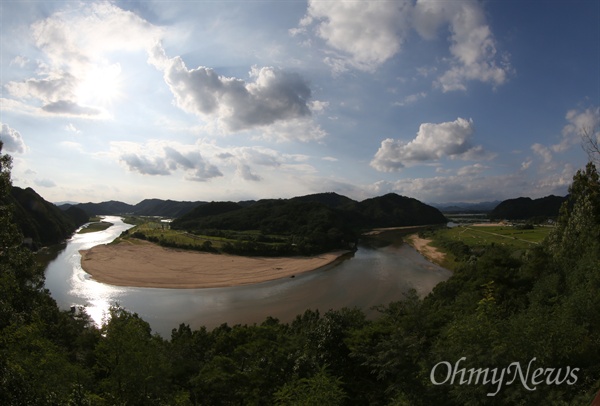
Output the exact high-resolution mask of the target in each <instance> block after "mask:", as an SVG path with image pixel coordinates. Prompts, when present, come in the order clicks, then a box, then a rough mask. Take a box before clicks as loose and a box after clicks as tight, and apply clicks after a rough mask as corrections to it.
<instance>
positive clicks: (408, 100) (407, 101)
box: [394, 92, 427, 107]
mask: <svg viewBox="0 0 600 406" xmlns="http://www.w3.org/2000/svg"><path fill="white" fill-rule="evenodd" d="M425 97H427V93H426V92H419V93H415V94H410V95H408V96H406V97H405V98H404V99H403V100H402V101H400V102H396V103H394V105H395V106H400V107H404V106H408V105H409V104H413V103H415V102H417V101H419V100H421V99H424V98H425Z"/></svg>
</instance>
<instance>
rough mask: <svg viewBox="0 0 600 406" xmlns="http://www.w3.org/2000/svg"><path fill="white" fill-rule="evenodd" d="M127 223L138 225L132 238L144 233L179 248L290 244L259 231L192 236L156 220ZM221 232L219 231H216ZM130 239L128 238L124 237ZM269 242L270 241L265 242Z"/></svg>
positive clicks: (148, 237) (281, 237) (132, 230)
mask: <svg viewBox="0 0 600 406" xmlns="http://www.w3.org/2000/svg"><path fill="white" fill-rule="evenodd" d="M125 221H126V222H127V223H129V224H136V226H135V227H133V228H131V229H130V230H129V233H128V235H129V236H132V235H133V234H135V233H136V232H139V233H143V234H144V235H145V236H146V238H147V239H148V240H150V241H152V240H153V239H158V240H161V241H165V242H170V243H174V244H177V245H179V246H188V247H189V248H193V247H202V246H204V247H206V244H207V242H209V244H210V247H212V248H213V249H216V250H220V249H221V248H223V245H224V244H226V243H230V244H234V243H236V242H239V241H257V242H261V243H262V244H266V245H271V246H276V245H282V244H285V243H287V242H288V238H287V237H285V236H277V235H267V236H265V235H262V234H261V232H260V231H258V230H249V231H230V230H227V231H221V233H222V234H223V235H202V234H192V233H189V232H186V231H182V230H172V229H171V228H170V225H169V223H168V222H162V221H160V219H156V218H143V217H135V218H127V219H125ZM215 231H219V230H215ZM124 238H128V237H124ZM265 240H268V241H265Z"/></svg>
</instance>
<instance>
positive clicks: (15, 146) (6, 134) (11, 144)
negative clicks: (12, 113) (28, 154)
mask: <svg viewBox="0 0 600 406" xmlns="http://www.w3.org/2000/svg"><path fill="white" fill-rule="evenodd" d="M0 125H1V126H2V130H1V131H0V141H2V144H3V147H2V149H3V150H4V152H16V153H19V154H22V153H24V152H25V151H26V150H27V147H26V146H25V142H23V137H21V134H20V133H19V132H18V131H17V130H15V129H14V128H10V127H9V126H8V124H4V123H0Z"/></svg>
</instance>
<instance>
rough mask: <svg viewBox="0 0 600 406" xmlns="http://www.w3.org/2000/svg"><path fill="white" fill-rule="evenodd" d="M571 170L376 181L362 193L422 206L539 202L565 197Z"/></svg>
mask: <svg viewBox="0 0 600 406" xmlns="http://www.w3.org/2000/svg"><path fill="white" fill-rule="evenodd" d="M573 174H574V169H573V167H572V166H571V165H569V164H566V165H564V166H563V167H559V168H557V169H556V170H552V171H550V172H548V173H547V176H546V177H544V178H542V179H538V178H529V177H528V176H526V175H525V174H524V173H523V172H522V171H521V170H518V171H516V172H513V173H508V174H499V175H491V176H480V175H479V174H476V173H475V174H463V175H459V174H457V175H451V176H435V177H429V178H404V179H399V180H397V181H392V182H390V181H378V182H375V183H373V184H371V185H369V186H366V187H365V189H366V190H369V191H370V192H371V193H372V194H375V195H381V194H384V193H390V192H395V193H398V194H402V195H405V196H410V197H414V198H416V199H419V200H421V201H424V202H437V203H439V202H447V201H466V202H480V201H484V200H504V199H509V198H516V197H521V196H527V197H531V198H539V197H544V196H548V195H551V194H554V195H560V196H564V195H565V194H566V193H567V189H568V186H569V185H570V184H571V182H572V177H573Z"/></svg>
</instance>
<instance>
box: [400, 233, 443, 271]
mask: <svg viewBox="0 0 600 406" xmlns="http://www.w3.org/2000/svg"><path fill="white" fill-rule="evenodd" d="M406 240H407V242H408V243H409V244H410V245H411V246H412V247H413V248H414V249H416V250H417V251H419V253H420V254H421V255H423V256H424V257H425V258H427V259H428V260H430V261H431V262H433V263H436V264H438V265H439V264H441V263H442V261H443V260H444V258H445V257H446V254H444V253H443V252H440V251H438V250H437V248H436V247H433V246H431V245H429V244H430V243H431V240H430V239H428V238H421V237H419V235H418V234H411V235H409V236H408V237H406Z"/></svg>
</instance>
